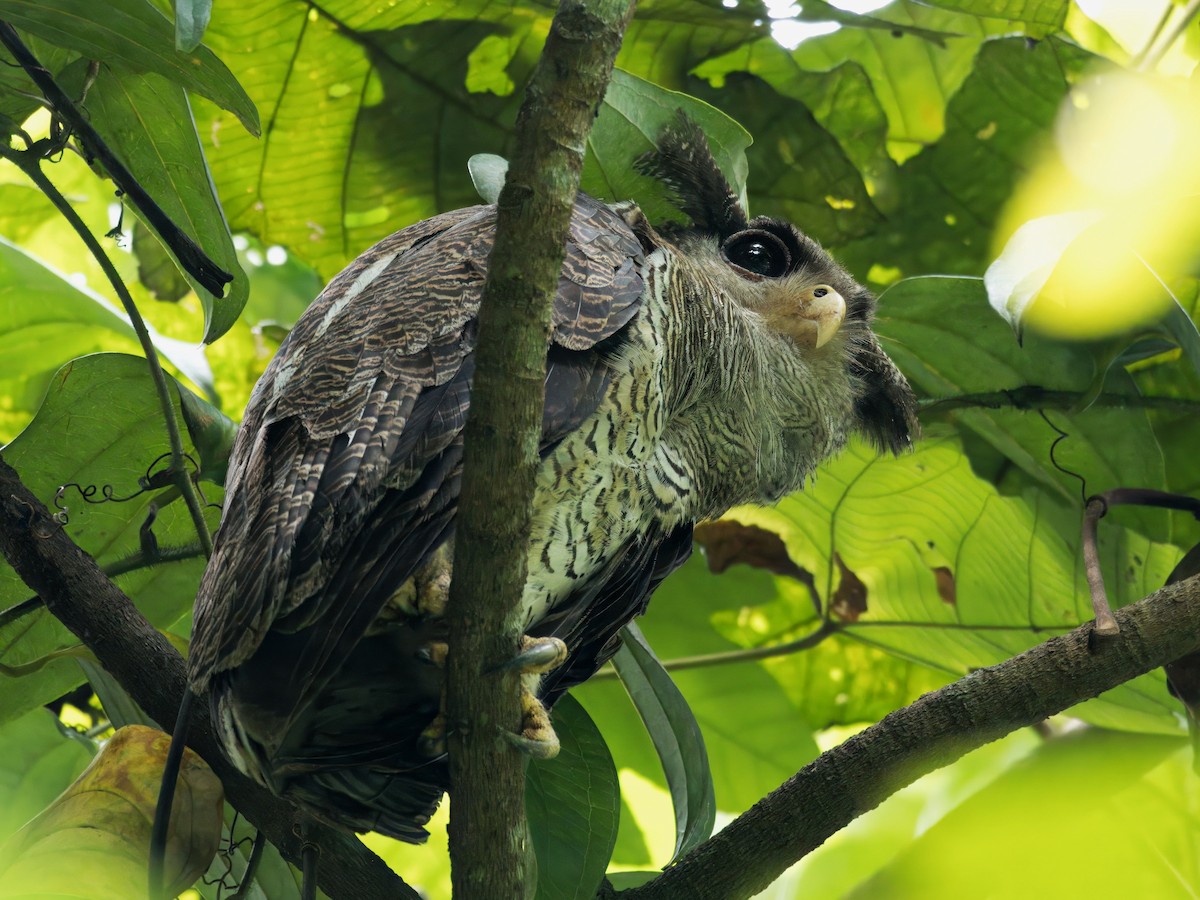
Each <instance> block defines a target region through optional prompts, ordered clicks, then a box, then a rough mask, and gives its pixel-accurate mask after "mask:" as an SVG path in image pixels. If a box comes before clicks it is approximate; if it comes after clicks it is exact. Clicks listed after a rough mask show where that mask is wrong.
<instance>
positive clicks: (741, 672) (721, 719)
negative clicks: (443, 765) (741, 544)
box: [572, 554, 820, 861]
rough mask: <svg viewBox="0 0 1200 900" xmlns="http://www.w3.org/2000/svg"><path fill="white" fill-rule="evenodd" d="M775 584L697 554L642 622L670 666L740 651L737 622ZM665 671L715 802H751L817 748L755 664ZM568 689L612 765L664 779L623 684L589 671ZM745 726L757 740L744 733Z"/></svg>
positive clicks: (774, 592)
mask: <svg viewBox="0 0 1200 900" xmlns="http://www.w3.org/2000/svg"><path fill="white" fill-rule="evenodd" d="M779 591H780V584H779V580H777V579H773V578H772V577H771V576H769V575H768V574H766V573H765V572H761V571H757V570H753V569H749V568H747V567H744V566H739V567H736V568H734V569H731V570H730V571H728V572H726V573H724V574H722V575H720V576H717V575H713V574H712V573H710V572H708V571H707V570H706V568H705V565H704V561H703V559H702V558H700V556H699V555H698V554H696V555H693V557H692V559H691V560H690V561H689V562H688V563H686V564H685V565H684V566H683V567H682V568H680V569H679V571H677V572H675V573H674V574H672V575H671V577H670V578H668V579H667V580H666V581H665V582H664V583H663V584H662V586H661V587H660V588H659V589H658V590H657V591H656V592H655V594H654V597H653V599H652V600H651V602H650V609H649V611H648V612H647V614H646V615H645V616H644V617H643V618H642V619H640V620H639V626H640V627H641V629H642V631H643V632H644V633H645V634H646V637H647V639H648V641H649V642H650V644H651V645H652V646H653V647H654V648H655V651H656V653H657V654H658V655H659V656H660V658H661V659H663V660H664V661H666V663H667V664H668V666H669V664H670V663H671V661H672V660H675V659H678V658H681V657H694V656H697V655H700V656H704V655H708V654H717V653H728V652H731V651H743V650H745V649H746V644H745V643H743V642H742V641H743V640H745V639H746V630H745V629H739V628H738V627H737V623H739V622H741V621H742V620H750V621H752V622H753V621H757V619H758V616H759V613H760V610H761V609H762V608H763V607H764V606H769V605H772V604H775V603H778V602H780V598H779ZM810 609H811V603H810ZM756 637H757V635H756ZM671 678H672V680H673V681H674V682H675V684H676V685H677V686H678V687H679V690H680V691H681V692H682V694H683V696H684V698H685V699H686V700H687V703H688V706H689V707H690V708H691V711H692V714H693V715H694V716H695V718H696V721H697V722H698V723H699V724H700V729H701V731H702V733H703V735H704V745H705V748H706V750H707V752H708V761H709V765H710V768H711V770H712V778H713V785H714V789H715V793H716V800H717V808H718V809H721V810H731V811H740V810H744V809H747V808H749V807H750V806H751V805H752V804H754V803H755V802H757V801H758V800H759V799H761V798H762V797H763V795H764V794H766V793H767V792H769V791H771V790H774V789H775V788H777V787H778V786H779V785H780V783H782V782H783V781H784V780H785V779H786V778H788V777H789V776H791V775H793V774H795V773H796V772H797V771H798V770H799V769H801V768H802V767H803V766H805V765H806V764H807V763H809V762H812V760H813V759H815V758H816V757H817V755H818V754H819V752H820V751H819V750H818V748H817V745H816V742H815V740H814V738H813V735H812V727H811V724H810V723H809V722H808V720H807V719H806V717H805V715H804V713H803V711H802V710H801V709H800V708H799V707H798V706H797V704H796V703H794V702H793V701H792V699H791V697H790V696H789V693H788V691H786V690H785V689H784V688H783V687H781V685H780V684H779V682H778V681H776V679H775V678H774V677H772V675H771V674H770V673H769V672H767V671H766V670H765V669H764V667H763V666H762V664H761V663H758V662H753V661H743V662H739V663H736V664H732V663H730V664H725V665H708V666H697V667H692V668H687V669H686V670H683V669H681V670H678V671H672V674H671ZM572 693H573V694H574V695H575V696H576V697H577V698H579V700H580V701H581V702H582V703H584V704H585V705H587V707H588V710H589V712H591V714H592V715H593V717H594V718H595V719H596V720H597V721H598V722H599V723H600V724H601V727H602V729H603V731H604V737H605V740H606V741H607V742H608V746H609V749H610V750H611V751H612V754H613V758H614V759H615V760H616V761H617V764H618V766H619V767H620V768H621V769H622V770H624V769H626V768H630V769H633V770H635V771H636V772H637V773H638V774H639V775H641V776H642V777H643V778H646V779H648V780H650V781H653V782H655V783H662V784H664V787H665V782H664V781H663V773H662V766H661V763H660V761H659V759H658V755H657V753H656V752H655V750H654V747H653V746H652V744H651V742H650V740H649V739H648V737H647V732H646V727H645V725H643V724H642V721H641V719H640V718H639V717H638V716H637V714H636V712H635V711H634V710H633V708H632V707H631V705H630V704H629V702H628V698H627V696H625V692H624V691H623V690H621V689H620V688H619V687H618V686H617V685H615V684H612V683H611V682H609V681H605V680H603V679H601V678H593V679H592V680H591V681H590V682H588V683H587V684H584V685H581V686H580V687H577V688H575V689H573V691H572ZM748 734H753V735H754V736H755V739H754V740H753V741H748V740H746V735H748ZM667 821H668V822H669V821H670V820H669V819H668V820H667ZM663 827H664V828H669V825H668V824H667V822H664V825H663ZM647 837H648V839H652V836H650V835H648V836H647ZM667 849H668V850H669V849H670V848H669V847H668V848H667ZM664 861H665V860H664Z"/></svg>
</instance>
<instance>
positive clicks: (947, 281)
mask: <svg viewBox="0 0 1200 900" xmlns="http://www.w3.org/2000/svg"><path fill="white" fill-rule="evenodd" d="M877 330H878V332H879V334H880V336H881V340H882V341H883V344H884V347H885V349H887V351H888V353H889V354H890V355H891V356H892V358H893V359H894V360H895V361H896V363H897V365H899V366H900V368H901V369H902V370H903V371H904V373H905V374H906V375H907V376H908V378H909V380H910V382H911V383H912V384H913V385H914V386H915V387H916V388H917V389H918V390H919V391H920V392H921V393H923V394H925V395H927V396H931V397H937V398H954V397H955V396H957V395H962V394H966V395H986V396H988V397H991V398H993V400H992V401H991V402H990V404H989V405H990V406H991V407H993V408H985V407H984V406H983V405H980V406H978V407H966V408H961V409H952V411H951V412H950V415H952V416H953V421H954V422H955V424H956V425H958V426H959V427H961V428H965V429H967V430H970V431H972V432H974V433H976V434H978V435H979V436H980V437H982V438H983V439H984V440H985V441H987V442H988V443H989V444H990V445H991V446H992V447H994V448H995V449H996V450H997V451H999V452H1000V453H1001V454H1003V455H1004V456H1005V457H1006V458H1007V459H1009V460H1011V461H1012V462H1013V463H1014V464H1016V465H1017V466H1018V467H1019V468H1020V469H1021V470H1023V471H1024V472H1026V473H1027V474H1028V475H1030V476H1032V477H1033V478H1034V479H1036V480H1037V481H1038V482H1039V483H1040V484H1042V485H1044V486H1046V487H1049V488H1051V489H1052V490H1053V491H1054V492H1055V494H1056V495H1057V497H1058V498H1059V500H1060V502H1066V503H1071V504H1078V503H1080V502H1081V500H1082V498H1081V496H1080V494H1081V490H1082V488H1081V484H1080V481H1079V478H1083V479H1084V480H1085V481H1086V483H1087V485H1086V489H1087V491H1088V492H1089V493H1096V492H1098V491H1102V490H1107V489H1108V488H1111V487H1118V486H1121V485H1135V486H1139V487H1150V488H1159V489H1163V490H1165V489H1166V484H1167V482H1166V469H1165V466H1164V463H1163V454H1162V449H1161V448H1160V446H1159V444H1158V440H1157V438H1156V437H1155V434H1154V429H1153V428H1152V427H1151V424H1150V420H1149V418H1148V415H1147V413H1146V410H1144V409H1142V408H1140V407H1139V404H1138V399H1139V398H1138V394H1137V389H1136V387H1135V386H1134V384H1133V381H1132V379H1131V378H1130V377H1129V375H1128V374H1127V373H1126V372H1124V371H1123V370H1121V369H1120V368H1116V369H1114V370H1113V371H1111V372H1110V373H1109V375H1108V377H1107V379H1106V381H1105V382H1104V388H1105V391H1106V393H1107V395H1108V396H1107V397H1106V399H1105V400H1104V402H1102V403H1095V404H1093V405H1091V406H1090V407H1088V408H1086V409H1079V408H1072V406H1074V404H1072V406H1063V405H1062V404H1059V406H1061V407H1062V408H1054V409H1053V410H1051V411H1047V413H1046V415H1047V416H1048V418H1049V420H1050V422H1052V423H1053V425H1051V424H1049V423H1048V422H1047V421H1046V420H1045V419H1043V418H1042V417H1041V416H1038V415H1036V414H1034V413H1032V412H1031V411H1030V410H1029V409H1028V408H1027V407H1022V406H1018V405H1017V404H1016V403H1015V402H1010V401H1008V400H1006V399H1005V395H1004V394H1003V393H1000V392H1004V391H1019V390H1020V389H1021V388H1024V387H1028V386H1031V385H1032V386H1035V387H1036V388H1038V389H1045V390H1050V391H1065V392H1068V393H1069V394H1074V395H1075V396H1077V397H1079V398H1080V399H1082V398H1084V397H1086V396H1090V394H1091V392H1092V390H1093V382H1094V381H1095V379H1096V378H1097V376H1098V375H1101V374H1103V372H1104V370H1105V368H1106V366H1107V360H1106V359H1105V356H1104V345H1096V344H1082V343H1077V342H1060V341H1054V340H1051V339H1049V338H1043V337H1040V336H1038V335H1036V334H1032V333H1031V334H1029V335H1027V336H1026V338H1025V341H1024V343H1023V344H1018V343H1017V340H1016V338H1015V337H1014V336H1013V334H1012V333H1011V331H1010V330H1009V328H1008V326H1007V325H1006V324H1005V321H1004V320H1003V319H1002V318H1001V317H1000V316H999V315H997V314H996V313H995V312H994V311H993V310H992V309H991V308H989V307H988V302H987V297H986V291H985V289H984V284H983V282H982V281H980V280H979V279H975V278H947V277H939V276H931V277H926V278H910V279H906V280H905V281H901V282H899V283H898V284H895V285H893V286H892V287H891V288H889V289H888V290H887V291H886V292H885V293H884V294H883V296H882V297H881V299H880V305H879V319H878V322H877ZM916 347H922V348H928V347H936V348H937V352H936V353H935V354H931V353H922V354H921V355H920V356H918V355H917V354H915V353H914V352H913V348H916ZM1083 405H1086V404H1083V403H1080V404H1079V406H1083ZM936 412H937V407H936V405H935V406H933V407H931V408H928V409H927V410H926V411H925V413H924V417H925V420H926V421H931V420H932V419H931V417H932V415H934V414H935V413H936ZM1056 428H1057V429H1061V430H1062V431H1065V432H1067V434H1068V435H1069V436H1068V437H1067V438H1065V439H1063V440H1062V441H1061V442H1059V443H1057V445H1056V443H1055V442H1056V441H1058V438H1059V431H1057V430H1056ZM1052 448H1053V457H1052V456H1051V451H1052ZM1071 473H1074V474H1071ZM1077 476H1078V477H1077ZM1121 521H1122V522H1125V523H1128V524H1132V525H1135V526H1136V527H1137V528H1139V529H1140V530H1142V531H1143V533H1145V534H1147V535H1148V536H1150V537H1152V538H1155V539H1156V540H1169V539H1171V534H1172V530H1171V528H1172V526H1171V525H1170V519H1169V517H1167V516H1166V515H1165V514H1163V513H1159V512H1154V511H1149V510H1142V511H1134V510H1128V511H1125V512H1123V513H1122V516H1121Z"/></svg>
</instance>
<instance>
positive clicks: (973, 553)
mask: <svg viewBox="0 0 1200 900" xmlns="http://www.w3.org/2000/svg"><path fill="white" fill-rule="evenodd" d="M1001 327H1003V325H1001ZM731 518H734V519H736V520H737V521H740V522H743V523H746V524H751V525H757V526H759V527H761V528H766V529H769V530H772V531H775V532H777V533H778V534H779V535H780V536H781V537H782V539H783V541H784V543H785V544H786V546H787V550H788V554H789V555H790V556H791V558H792V559H793V560H795V562H796V563H797V564H798V565H800V566H802V567H803V568H805V569H807V570H808V571H809V572H811V573H813V575H814V580H815V587H816V589H817V591H818V593H819V595H820V597H821V598H822V601H823V602H822V606H823V609H825V610H827V611H828V614H829V615H830V616H831V618H832V619H833V620H834V621H835V622H838V623H840V629H841V633H842V634H843V635H846V636H847V637H852V638H854V639H856V640H861V641H864V642H866V643H868V644H869V645H871V646H875V647H880V648H885V649H888V650H891V651H892V652H894V653H897V654H900V655H902V656H904V657H907V658H909V659H915V660H919V661H922V662H924V663H925V664H926V665H928V666H931V667H938V668H942V669H943V670H944V671H946V672H948V673H951V674H954V675H964V674H966V673H967V672H969V671H971V670H972V669H976V668H980V667H982V666H988V665H993V664H995V663H998V662H1002V661H1003V660H1006V659H1008V658H1009V657H1011V656H1014V655H1016V654H1018V653H1020V652H1022V651H1024V650H1026V649H1028V648H1029V647H1031V646H1033V645H1034V644H1037V643H1040V642H1041V641H1043V640H1045V639H1046V637H1048V636H1051V635H1054V634H1058V633H1062V632H1063V631H1065V630H1068V629H1070V628H1074V627H1077V626H1078V625H1080V624H1081V623H1083V622H1086V621H1087V620H1089V619H1090V618H1091V600H1090V594H1089V592H1088V587H1087V583H1086V579H1085V576H1084V572H1083V565H1082V561H1081V560H1082V557H1081V552H1080V537H1079V522H1080V511H1079V508H1078V507H1074V506H1067V505H1063V504H1061V503H1059V502H1057V501H1056V500H1055V499H1054V498H1053V497H1052V496H1051V495H1049V494H1048V493H1047V492H1045V491H1038V492H1029V493H1027V494H1026V495H1024V496H1022V497H1019V498H1018V497H1003V496H1000V494H999V493H998V492H997V491H996V489H995V488H994V487H993V486H992V485H990V484H988V483H987V482H985V481H983V480H981V479H980V478H978V477H977V476H975V475H974V474H973V473H972V472H971V469H970V466H969V464H968V463H967V460H966V459H965V457H964V456H963V454H962V451H961V448H960V447H959V446H958V444H957V442H955V441H954V440H952V439H950V438H945V437H942V438H933V437H930V438H928V439H926V440H925V441H923V442H922V443H921V444H920V445H919V446H918V447H917V449H916V451H915V452H913V453H911V454H909V455H906V456H904V457H901V458H897V459H892V458H880V457H877V456H876V455H875V454H874V453H873V452H872V451H870V450H868V449H866V448H865V447H863V446H862V445H859V444H854V445H852V446H851V447H850V448H848V449H847V450H846V451H844V452H843V453H842V454H841V456H839V457H838V458H837V459H835V460H833V461H831V462H829V463H826V464H825V465H824V466H822V468H821V470H820V472H819V474H818V477H817V479H816V481H815V483H814V484H813V485H812V486H811V487H810V488H809V489H807V490H805V491H804V492H802V493H797V494H792V495H790V496H789V497H786V498H784V499H783V500H782V501H780V503H779V505H778V506H777V507H776V508H774V509H754V508H750V507H740V508H738V509H737V510H735V511H734V512H733V513H731ZM1105 526H1106V527H1105V528H1104V529H1102V531H1101V535H1100V555H1101V563H1102V571H1103V573H1104V578H1105V583H1106V586H1107V588H1108V591H1109V595H1110V599H1112V600H1113V604H1114V606H1122V605H1124V604H1126V603H1130V602H1133V601H1135V600H1138V599H1141V598H1142V597H1144V596H1146V595H1147V594H1149V593H1151V592H1153V591H1154V590H1156V589H1158V588H1159V587H1160V586H1161V585H1162V584H1163V583H1164V581H1165V580H1166V577H1167V574H1168V573H1169V572H1170V571H1171V568H1172V567H1173V566H1174V564H1175V562H1176V561H1177V560H1178V559H1179V557H1180V551H1179V549H1178V548H1177V547H1174V546H1171V545H1167V544H1160V543H1154V542H1152V541H1150V540H1147V539H1146V538H1144V537H1142V536H1141V535H1139V534H1137V533H1135V532H1133V531H1132V530H1130V529H1126V528H1121V527H1119V526H1117V525H1115V524H1109V523H1108V522H1107V521H1106V523H1105ZM851 579H853V585H854V587H855V593H856V595H857V600H858V603H857V604H856V605H855V606H853V607H847V606H844V605H842V604H840V603H839V602H838V601H839V597H841V596H843V595H844V593H845V591H844V590H843V592H842V594H839V589H842V588H844V586H846V585H847V583H848V582H849V581H850V580H851ZM1072 715H1075V716H1078V717H1080V718H1083V719H1085V720H1087V721H1090V722H1093V723H1094V724H1098V725H1102V726H1105V727H1118V728H1122V729H1125V730H1131V731H1146V732H1150V733H1162V734H1175V733H1178V730H1179V720H1178V716H1177V714H1176V711H1175V709H1174V706H1173V703H1172V701H1171V699H1170V697H1169V696H1168V695H1167V693H1166V689H1165V684H1164V680H1163V676H1162V673H1161V672H1158V673H1153V674H1150V675H1146V676H1143V677H1142V678H1139V679H1136V680H1134V681H1131V682H1129V683H1127V684H1124V685H1122V686H1120V687H1118V688H1115V689H1114V690H1112V691H1109V692H1108V693H1106V694H1103V695H1101V697H1100V698H1098V699H1096V700H1090V701H1088V702H1086V703H1084V704H1082V705H1080V706H1078V707H1075V709H1074V711H1073V713H1072ZM714 766H715V764H714Z"/></svg>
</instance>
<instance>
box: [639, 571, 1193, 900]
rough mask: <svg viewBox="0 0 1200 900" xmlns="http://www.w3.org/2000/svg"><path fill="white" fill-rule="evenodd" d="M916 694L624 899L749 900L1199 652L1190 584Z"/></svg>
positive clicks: (1175, 586)
mask: <svg viewBox="0 0 1200 900" xmlns="http://www.w3.org/2000/svg"><path fill="white" fill-rule="evenodd" d="M1115 615H1116V619H1117V622H1118V624H1119V625H1120V628H1121V632H1120V634H1119V635H1117V636H1114V637H1110V638H1097V637H1095V636H1094V634H1093V626H1092V624H1091V623H1088V624H1086V625H1083V626H1081V627H1079V628H1076V629H1075V630H1074V631H1072V632H1070V633H1068V634H1065V635H1062V636H1061V637H1056V638H1051V639H1050V640H1048V641H1046V642H1045V643H1043V644H1039V645H1038V646H1036V647H1034V648H1033V649H1031V650H1028V651H1026V652H1025V653H1022V654H1021V655H1020V656H1017V657H1014V658H1013V659H1010V660H1008V661H1007V662H1003V663H1000V664H999V665H997V666H990V667H988V668H986V669H980V670H978V671H976V672H973V673H971V674H970V675H968V676H967V677H965V678H962V679H960V680H959V681H956V682H954V684H951V685H947V686H946V687H944V688H942V689H941V690H938V691H934V692H933V693H930V694H926V695H925V696H924V697H922V698H920V699H919V700H917V701H916V702H915V703H913V704H912V705H910V706H907V707H905V708H904V709H901V710H897V711H896V712H894V713H892V714H891V715H889V716H887V717H886V718H884V719H883V720H882V721H880V722H879V723H877V724H876V725H873V726H871V727H870V728H868V729H866V730H865V731H863V732H861V733H859V734H857V735H855V736H854V737H853V738H851V739H850V740H848V741H846V742H845V743H844V744H841V745H840V746H838V747H835V748H834V749H832V750H830V751H829V752H827V753H824V754H822V755H821V756H820V757H819V758H818V759H816V760H815V761H814V762H812V763H811V764H809V765H808V766H806V767H805V768H804V769H801V770H800V771H799V772H798V773H796V774H795V775H794V776H792V777H791V778H789V779H788V780H787V781H786V782H784V784H783V785H781V786H780V787H779V788H777V789H776V790H775V791H774V792H772V793H771V794H770V795H769V796H767V797H766V798H764V799H763V800H760V801H759V802H758V803H757V804H755V805H754V806H753V807H752V808H751V809H749V810H748V811H747V812H745V813H744V814H743V815H741V816H739V817H738V818H737V819H735V820H734V821H733V822H732V823H731V824H730V825H728V826H727V827H726V828H724V829H723V830H722V831H720V832H719V833H717V834H716V835H715V836H713V837H712V838H711V839H709V840H708V841H706V842H705V843H703V844H701V845H700V846H699V847H697V848H696V849H695V850H693V851H692V852H691V853H689V854H687V855H686V856H684V857H683V858H682V859H680V860H679V862H677V863H676V864H675V865H674V866H672V867H671V868H669V869H668V870H667V871H665V872H664V873H663V874H662V875H660V876H659V877H658V878H656V879H654V880H653V881H651V882H649V883H648V884H645V885H643V886H641V887H638V888H633V889H631V890H628V891H623V892H622V893H621V894H620V896H621V897H622V898H623V900H668V898H674V897H692V898H698V900H706V898H720V900H734V898H743V897H751V896H753V895H754V894H756V893H758V892H759V891H761V890H763V889H764V888H766V887H767V885H769V884H770V883H771V882H772V881H774V880H775V879H776V878H778V877H779V876H780V875H781V874H782V873H783V871H784V870H785V869H787V868H788V866H791V865H792V864H793V863H796V862H798V861H799V860H801V859H803V858H804V857H805V856H806V855H807V854H809V853H811V852H812V851H813V850H815V849H816V848H817V847H819V846H820V845H821V844H822V843H824V842H825V841H826V840H827V839H828V838H829V837H830V836H831V835H833V834H834V833H836V832H837V831H839V830H840V829H842V828H844V827H845V826H846V825H847V824H849V823H850V822H851V821H852V820H854V819H855V818H857V817H858V816H860V815H862V814H863V813H865V812H867V811H868V810H871V809H874V808H875V807H876V806H878V805H879V804H880V803H881V802H883V800H885V799H886V798H887V797H889V796H890V795H891V794H893V793H895V792H896V791H897V790H899V789H900V788H902V787H904V786H905V785H908V784H911V783H912V782H913V781H915V780H916V779H917V778H919V777H921V776H922V775H925V774H926V773H928V772H932V771H933V770H934V769H938V768H941V767H942V766H945V765H948V764H950V763H951V762H953V761H954V760H956V759H958V758H959V757H961V756H963V755H965V754H966V753H968V752H969V751H971V750H974V749H976V748H978V747H982V746H983V745H984V744H987V743H990V742H991V741H994V740H997V739H999V738H1001V737H1003V736H1004V735H1006V734H1009V733H1010V732H1012V731H1015V730H1017V729H1018V728H1024V727H1026V726H1029V725H1033V724H1035V723H1037V722H1040V721H1041V720H1043V719H1045V718H1046V717H1047V716H1052V715H1054V714H1056V713H1059V712H1062V711H1063V710H1064V709H1067V708H1069V707H1071V706H1074V705H1075V704H1077V703H1081V702H1082V701H1084V700H1087V699H1090V698H1092V697H1095V696H1096V695H1098V694H1100V693H1102V692H1103V691H1106V690H1110V689H1111V688H1114V687H1116V686H1117V685H1119V684H1122V683H1123V682H1126V681H1129V680H1130V679H1132V678H1136V677H1137V676H1139V675H1143V674H1145V673H1146V672H1149V671H1150V670H1151V669H1156V668H1158V667H1160V666H1163V665H1166V664H1167V663H1170V662H1172V661H1174V660H1176V659H1178V658H1180V657H1181V656H1184V655H1186V654H1188V653H1190V652H1192V651H1193V650H1195V649H1196V647H1197V645H1200V577H1198V578H1192V579H1190V580H1188V581H1184V582H1180V583H1179V584H1172V585H1168V586H1167V587H1165V588H1163V589H1162V590H1159V591H1156V592H1155V593H1153V594H1151V595H1150V596H1149V597H1146V598H1145V599H1144V600H1141V601H1139V602H1137V603H1135V604H1132V605H1130V606H1126V607H1125V608H1123V609H1120V610H1118V611H1117V612H1116V614H1115Z"/></svg>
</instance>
